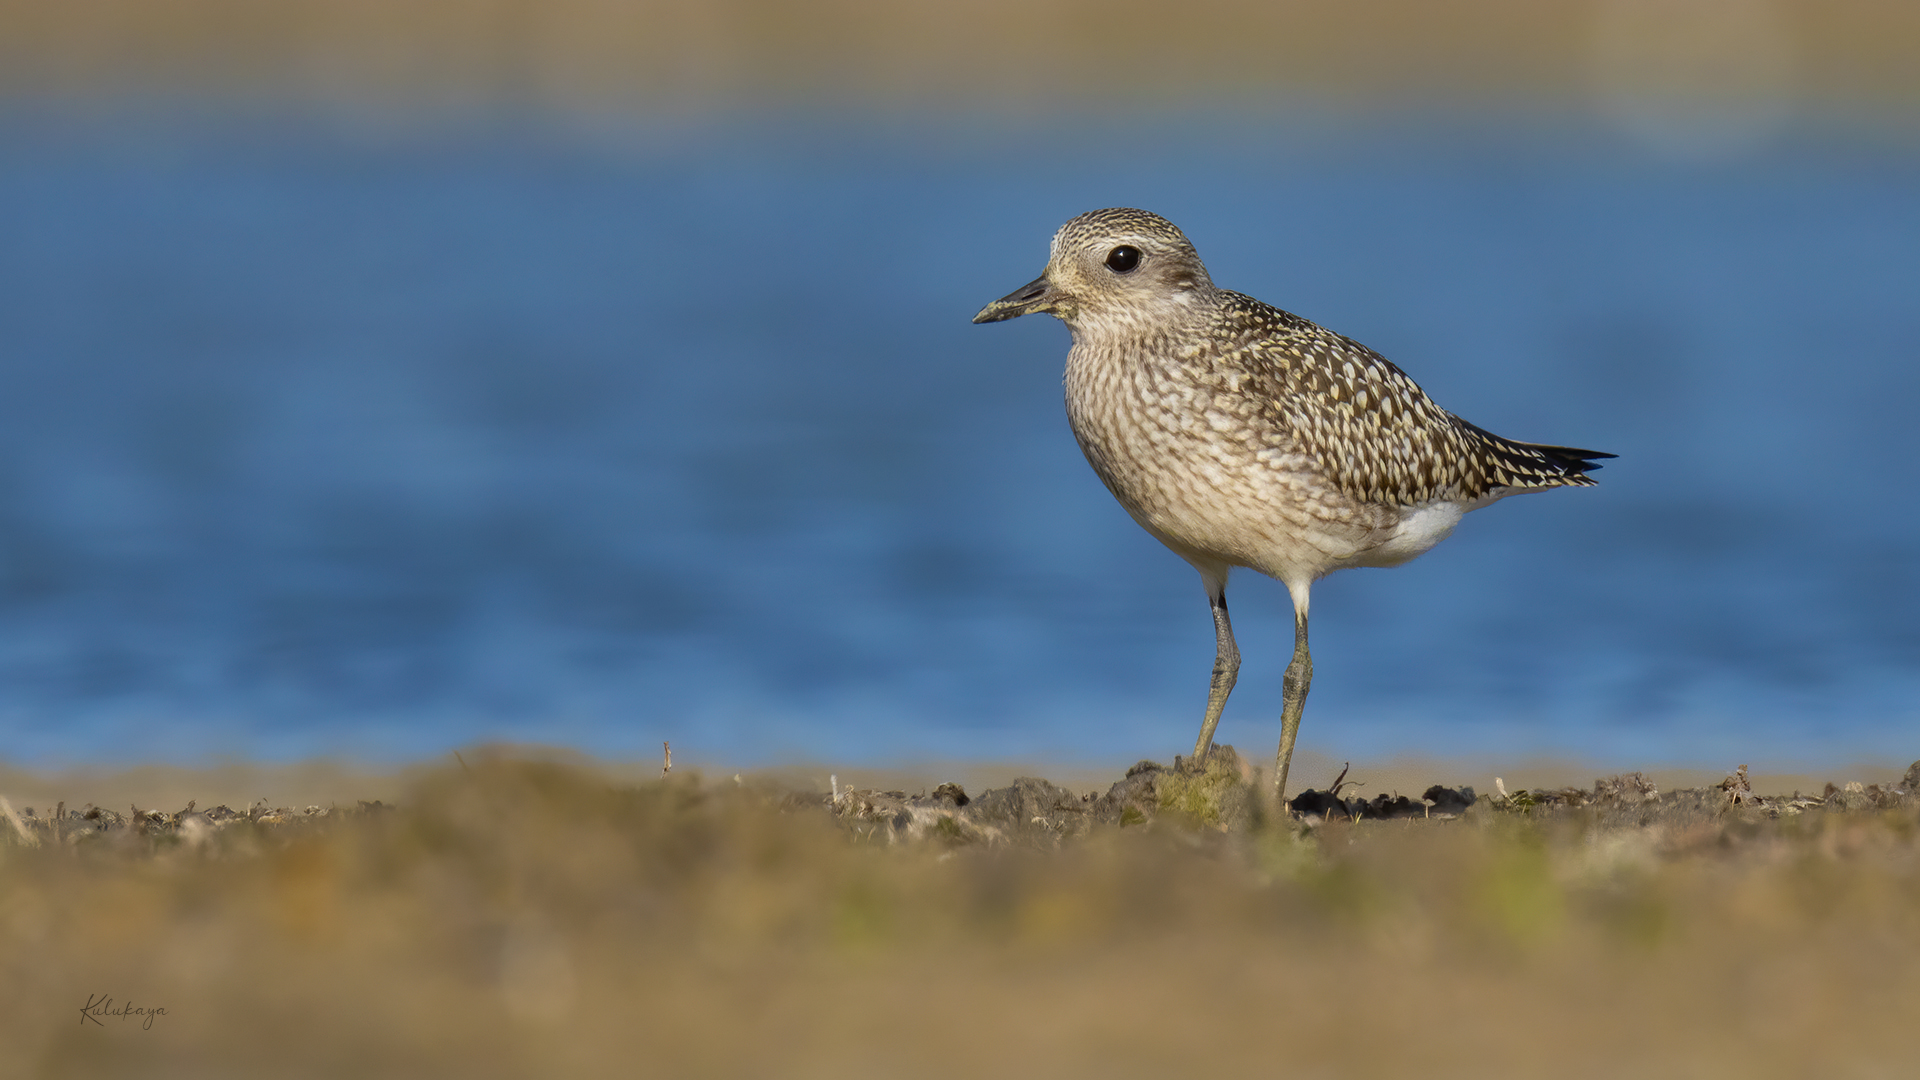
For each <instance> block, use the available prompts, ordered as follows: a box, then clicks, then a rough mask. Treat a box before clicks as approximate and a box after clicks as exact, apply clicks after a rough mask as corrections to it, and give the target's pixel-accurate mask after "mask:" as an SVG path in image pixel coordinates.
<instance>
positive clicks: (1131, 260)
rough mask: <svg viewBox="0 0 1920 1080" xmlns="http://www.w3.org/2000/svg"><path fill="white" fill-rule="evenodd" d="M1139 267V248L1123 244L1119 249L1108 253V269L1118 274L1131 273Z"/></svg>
mask: <svg viewBox="0 0 1920 1080" xmlns="http://www.w3.org/2000/svg"><path fill="white" fill-rule="evenodd" d="M1139 265H1140V249H1139V248H1137V247H1131V246H1128V245H1126V244H1121V245H1120V246H1119V247H1117V248H1114V249H1113V250H1112V251H1109V252H1107V269H1109V270H1111V271H1113V272H1114V273H1116V274H1125V273H1130V272H1132V270H1133V268H1134V267H1136V266H1139Z"/></svg>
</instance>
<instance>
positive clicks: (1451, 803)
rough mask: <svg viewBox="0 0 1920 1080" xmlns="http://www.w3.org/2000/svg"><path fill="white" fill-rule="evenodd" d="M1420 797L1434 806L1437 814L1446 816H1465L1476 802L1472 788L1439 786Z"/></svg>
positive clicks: (1436, 785)
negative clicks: (1468, 808)
mask: <svg viewBox="0 0 1920 1080" xmlns="http://www.w3.org/2000/svg"><path fill="white" fill-rule="evenodd" d="M1420 797H1421V798H1422V799H1425V800H1426V801H1428V802H1430V803H1432V804H1433V812H1434V813H1435V814H1446V815H1456V814H1464V813H1466V810H1467V807H1469V806H1472V805H1473V801H1474V794H1473V789H1472V788H1470V787H1463V788H1458V789H1455V788H1450V787H1441V786H1440V785H1439V784H1435V785H1433V786H1432V787H1430V788H1428V789H1427V790H1426V791H1425V792H1424V793H1422V794H1421V796H1420Z"/></svg>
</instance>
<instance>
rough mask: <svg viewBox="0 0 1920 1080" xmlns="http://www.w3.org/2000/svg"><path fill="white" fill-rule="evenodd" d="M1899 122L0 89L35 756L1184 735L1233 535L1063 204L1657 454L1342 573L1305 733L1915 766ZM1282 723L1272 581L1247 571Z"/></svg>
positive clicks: (1913, 556) (856, 756)
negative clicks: (192, 98) (748, 115)
mask: <svg viewBox="0 0 1920 1080" xmlns="http://www.w3.org/2000/svg"><path fill="white" fill-rule="evenodd" d="M1916 181H1920V157H1916V156H1915V154H1914V153H1913V152H1912V151H1911V150H1910V149H1902V148H1888V147H1887V146H1884V145H1881V146H1876V145H1874V144H1872V143H1870V142H1867V141H1861V140H1855V141H1845V140H1823V139H1821V138H1817V137H1814V136H1811V135H1802V136H1799V137H1793V138H1788V139H1786V140H1784V141H1781V142H1779V143H1776V144H1774V145H1773V146H1771V147H1770V148H1768V149H1765V150H1762V151H1759V152H1756V153H1752V154H1748V155H1745V156H1742V157H1739V158H1738V159H1736V160H1723V161H1720V162H1718V163H1699V162H1694V163H1686V162H1676V161H1672V160H1666V159H1662V158H1659V157H1657V156H1654V155H1651V154H1650V153H1647V152H1643V151H1638V150H1635V149H1634V148H1633V147H1631V146H1627V145H1625V144H1623V143H1621V142H1620V141H1619V140H1618V139H1616V138H1615V137H1613V136H1610V135H1608V134H1607V133H1606V132H1604V131H1600V130H1597V129H1595V130H1589V129H1587V128H1583V127H1580V126H1579V125H1566V124H1544V123H1543V124H1540V125H1536V126H1532V127H1511V126H1509V127H1506V128H1498V129H1496V128H1491V127H1484V126H1483V127H1474V126H1470V125H1458V124H1447V123H1442V122H1438V121H1436V122H1431V123H1427V122H1419V121H1405V122H1398V123H1388V122H1384V121H1376V122H1374V123H1371V124H1369V125H1360V126H1354V127H1340V126H1336V125H1327V124H1310V123H1305V122H1295V123H1290V122H1288V121H1287V120H1286V119H1285V118H1278V119H1276V118H1273V117H1263V118H1235V119H1232V120H1231V121H1230V122H1229V121H1220V120H1206V121H1201V120H1195V119H1193V118H1181V117H1173V118H1164V119H1162V120H1160V121H1156V122H1154V123H1152V124H1149V125H1147V126H1146V127H1144V128H1142V127H1141V126H1140V125H1139V124H1138V123H1137V122H1135V123H1129V124H1128V125H1126V126H1125V127H1124V128H1121V127H1119V126H1117V125H1115V126H1108V127H1102V126H1101V125H1099V124H1092V125H1087V124H1080V125H1075V126H1072V127H1071V128H1068V127H1065V126H1063V127H1062V128H1060V129H1059V130H1051V129H1046V128H1031V129H1027V130H1025V131H1023V132H1020V133H1016V134H1011V135H1009V134H992V133H989V132H986V131H984V130H983V129H981V128H979V127H969V126H967V125H964V124H959V123H954V124H950V125H947V126H945V127H940V126H935V127H932V128H918V129H915V128H909V127H907V126H904V125H903V126H899V127H893V126H889V125H888V124H886V123H883V122H873V123H867V124H863V125H852V124H836V123H832V122H828V121H824V120H818V119H809V118H804V117H798V118H786V119H784V120H781V121H779V122H774V121H761V122H755V123H747V122H737V123H733V124H730V125H721V126H718V127H710V128H702V129H699V130H687V129H665V128H662V129H657V130H655V129H649V128H647V127H645V126H633V127H626V128H618V129H615V128H604V129H600V130H592V131H588V130H584V129H582V130H575V131H573V132H571V133H562V132H558V131H556V130H553V129H545V128H539V127H535V126H517V125H514V124H511V123H499V124H494V125H491V126H484V127H468V128H458V129H438V130H433V131H388V132H386V133H384V134H381V133H377V132H370V131H364V130H356V129H352V128H347V127H340V126H334V125H329V124H327V123H323V122H319V121H295V120H288V119H281V120H277V121H275V122H272V123H268V122H264V121H259V120H246V119H238V118H232V117H228V118H224V119H222V118H199V119H189V118H177V119H169V120H165V121H156V120H154V119H152V118H147V119H146V120H143V121H140V122H133V121H127V120H113V119H103V118H95V119H92V120H88V121H84V122H73V121H70V120H65V119H63V120H60V121H58V122H55V121H53V120H48V119H44V118H35V117H33V116H26V115H21V116H15V117H14V118H12V119H11V120H8V121H7V122H6V123H5V124H4V125H3V126H0V205H4V206H5V207H6V208H7V209H6V210H5V212H4V217H5V220H6V223H7V224H6V230H5V231H6V234H7V235H6V237H5V240H4V242H3V243H0V328H3V334H4V341H0V350H3V354H0V756H4V757H5V758H7V759H9V760H12V761H15V762H25V763H32V764H43V765H51V764H58V763H66V762H122V761H134V760H154V759H164V760H172V761H181V762H194V761H203V760H209V759H213V758H220V757H231V756H239V757H249V758H261V759H270V760H284V759H290V758H296V757H301V756H307V755H314V754H334V755H347V756H354V757H361V758H369V759H374V760H400V759H407V758H414V757H423V756H428V755H432V754H436V753H439V752H441V751H444V750H445V749H447V748H449V747H455V746H464V745H469V744H471V743H473V742H476V741H480V740H485V739H512V740H521V741H532V742H542V743H558V744H565V745H570V746H574V747H578V748H581V749H584V750H587V751H590V752H593V753H597V754H607V755H616V756H624V755H635V756H645V755H651V754H654V753H657V749H658V746H659V743H660V741H661V740H663V739H671V740H672V741H673V743H674V746H675V750H676V756H677V757H680V758H683V759H692V760H705V761H710V762H717V763H726V764H731V765H747V764H757V763H769V762H776V761H780V760H786V759H791V758H802V757H803V758H809V759H815V760H834V761H846V762H849V763H854V762H859V763H879V762H887V761H897V760H905V759H913V758H926V757H960V758H970V759H1007V758H1013V757H1020V756H1029V757H1031V756H1044V757H1052V758H1055V759H1061V760H1075V761H1121V762H1124V761H1131V760H1133V759H1134V758H1137V757H1140V756H1156V757H1161V758H1165V757H1167V756H1169V755H1170V754H1171V753H1174V752H1177V751H1181V750H1183V749H1184V748H1186V747H1188V746H1190V745H1191V740H1192V737H1193V734H1194V731H1195V729H1196V727H1197V724H1198V719H1199V713H1200V708H1201V705H1202V704H1203V702H1204V700H1205V692H1206V682H1207V671H1208V668H1209V664H1210V662H1211V658H1212V647H1213V643H1212V635H1211V632H1210V623H1209V620H1208V616H1207V610H1206V604H1205V601H1204V598H1203V595H1202V593H1201V590H1200V588H1199V583H1198V579H1197V576H1196V575H1195V574H1194V573H1193V572H1192V571H1191V570H1190V569H1189V568H1188V567H1187V566H1186V565H1185V564H1184V563H1183V562H1181V561H1180V560H1179V559H1178V558H1176V557H1175V556H1173V555H1171V554H1170V553H1168V552H1166V551H1165V550H1164V549H1162V548H1161V547H1160V546H1159V545H1158V544H1157V543H1155V542H1154V541H1153V540H1152V539H1151V538H1150V537H1148V536H1147V535H1146V534H1145V533H1143V532H1141V531H1140V530H1139V529H1138V528H1137V527H1136V526H1134V525H1133V524H1132V522H1131V521H1130V520H1129V519H1128V518H1127V517H1126V516H1125V514H1124V513H1122V512H1121V511H1120V509H1119V508H1118V507H1117V506H1116V505H1115V504H1114V503H1113V502H1112V500H1111V499H1110V497H1109V496H1108V495H1107V493H1106V492H1105V491H1104V489H1102V488H1101V486H1100V484H1099V483H1098V481H1097V480H1096V479H1095V478H1094V476H1093V474H1092V473H1091V471H1090V470H1089V469H1088V468H1087V467H1086V465H1085V463H1084V462H1083V461H1082V460H1081V458H1080V456H1079V453H1078V451H1077V449H1076V448H1075V447H1074V445H1073V441H1072V438H1071V436H1070V435H1069V433H1068V431H1067V428H1066V423H1065V419H1064V417H1063V415H1062V411H1061V405H1060V388H1059V380H1060V370H1061V366H1062V362H1063V359H1064V356H1065V353H1066V348H1067V343H1068V335H1067V332H1066V330H1065V329H1064V328H1063V327H1061V326H1060V325H1059V324H1057V323H1054V322H1053V321H1052V320H1045V319H1037V318H1036V319H1023V320H1020V321H1017V322H1014V323H1011V324H1006V325H998V326H987V327H977V326H972V325H970V324H969V322H968V319H969V318H970V317H971V316H972V314H973V313H974V312H975V311H976V310H977V309H978V308H979V307H980V306H981V305H982V304H984V303H985V302H987V301H989V300H992V299H994V298H996V297H998V296H1000V295H1002V294H1004V293H1006V292H1008V291H1010V290H1012V289H1013V288H1015V287H1017V286H1019V285H1021V284H1023V283H1025V282H1026V281H1028V280H1030V279H1031V278H1032V277H1033V276H1034V275H1035V274H1036V273H1037V272H1038V271H1039V269H1040V268H1041V266H1042V265H1043V263H1044V261H1045V257H1046V250H1047V240H1048V238H1049V236H1050V235H1051V234H1052V232H1053V230H1054V229H1055V228H1057V227H1058V225H1059V224H1060V223H1061V222H1062V221H1064V220H1066V219H1067V218H1069V217H1071V216H1073V215H1074V214H1077V213H1079V212H1081V211H1083V210H1087V209H1091V208H1094V207H1098V206H1107V205H1135V206H1142V207H1146V208H1148V209H1152V210H1155V211H1157V212H1159V213H1161V214H1164V215H1166V216H1167V217H1169V218H1171V219H1172V220H1173V221H1175V222H1176V223H1177V224H1179V225H1180V226H1181V227H1182V228H1183V229H1185V230H1186V232H1187V233H1188V235H1189V236H1190V237H1191V238H1192V239H1193V241H1194V242H1195V244H1196V245H1197V247H1198V248H1199V251H1200V253H1201V255H1202V257H1203V258H1204V259H1205V260H1206V261H1207V264H1208V267H1209V268H1210V270H1211V271H1212V274H1213V277H1214V279H1215V280H1216V282H1218V283H1220V284H1221V285H1223V286H1225V287H1228V288H1233V289H1237V290H1240V291H1243V292H1247V293H1250V294H1252V295H1255V296H1258V297H1260V298H1262V299H1264V300H1267V301H1269V302H1271V303H1274V304H1276V305H1278V306H1281V307H1284V308H1287V309H1288V310H1291V311H1295V312H1298V313H1300V314H1302V315H1305V316H1306V317H1308V318H1311V319H1314V320H1315V321H1318V322H1320V323H1322V324H1324V325H1327V326H1329V327H1331V328H1333V329H1335V330H1337V331H1339V332H1342V333H1345V334H1347V335H1349V336H1352V337H1355V338H1357V339H1359V340H1361V341H1363V342H1365V343H1367V344H1369V345H1371V346H1373V347H1374V348H1375V349H1377V350H1379V351H1380V352H1382V353H1384V354H1385V355H1386V356H1388V357H1389V358H1390V359H1392V360H1394V361H1395V362H1396V363H1398V364H1399V365H1400V366H1401V367H1403V368H1404V369H1406V370H1407V371H1408V372H1409V373H1410V374H1411V375H1412V376H1413V377H1414V378H1415V379H1416V380H1418V381H1419V382H1420V383H1421V384H1422V385H1423V386H1424V387H1425V388H1426V390H1427V391H1428V392H1429V393H1430V394H1431V395H1432V396H1433V397H1435V398H1436V399H1437V400H1438V401H1439V402H1440V403H1441V404H1442V405H1443V406H1445V407H1447V408H1449V409H1451V410H1453V411H1455V412H1457V413H1460V414H1461V415H1463V416H1465V417H1466V418H1468V419H1470V420H1472V421H1473V422H1475V423H1477V424H1479V425H1481V426H1483V427H1487V428H1489V429H1491V430H1494V431H1497V432H1499V433H1501V434H1503V435H1507V436H1510V437H1513V438H1518V439H1523V440H1530V441H1543V442H1556V443H1564V444H1570V445H1575V446H1584V447H1592V448H1595V449H1601V450H1608V451H1612V452H1615V453H1618V454H1619V455H1620V459H1619V460H1618V461H1617V462H1609V463H1607V467H1606V468H1605V470H1604V471H1602V472H1601V473H1599V474H1598V478H1599V479H1600V481H1601V486H1600V487H1598V488H1596V489H1592V490H1581V491H1561V492H1552V493H1548V494H1544V495H1538V496H1528V497H1524V498H1518V499H1512V500H1508V501H1506V502H1503V503H1501V504H1499V505H1497V506H1495V507H1493V508H1491V509H1488V510H1486V511H1484V512H1481V513H1476V514H1474V515H1472V516H1470V517H1469V518H1468V519H1467V520H1466V521H1465V522H1464V523H1463V524H1462V526H1461V528H1460V530H1459V531H1458V533H1456V535H1455V536H1454V538H1453V539H1451V540H1449V541H1448V542H1447V543H1446V544H1444V545H1442V546H1441V547H1440V548H1438V549H1436V550H1435V551H1434V552H1433V553H1431V554H1429V555H1428V556H1426V557H1424V558H1422V559H1420V560H1418V561H1417V562H1415V563H1412V564H1410V565H1408V566H1406V567H1402V568H1399V569H1395V570H1391V571H1382V570H1365V571H1357V572H1351V573H1344V574H1339V575H1335V576H1334V577H1332V578H1330V579H1328V580H1327V581H1325V582H1323V583H1322V584H1321V585H1320V586H1318V587H1317V588H1316V590H1315V594H1314V660H1315V669H1316V673H1315V682H1314V687H1313V696H1312V699H1311V701H1310V702H1309V704H1308V708H1307V715H1306V723H1305V725H1304V727H1303V731H1302V741H1303V745H1305V746H1308V747H1313V748H1318V749H1322V750H1325V751H1326V752H1329V753H1331V754H1334V755H1335V756H1336V757H1358V756H1363V755H1378V754H1385V753H1394V752H1433V753H1484V752H1488V751H1493V750H1498V751H1501V752H1505V753H1516V752H1546V753H1569V754H1579V755H1597V756H1602V757H1608V758H1616V759H1624V760H1627V761H1630V762H1631V761H1644V763H1647V764H1652V763H1657V762H1695V761H1708V762H1712V763H1715V764H1720V763H1723V762H1725V761H1731V760H1733V759H1734V758H1735V757H1736V756H1738V757H1739V760H1749V759H1753V760H1772V761H1789V760H1791V761H1800V762H1808V763H1811V762H1815V761H1836V760H1842V759H1850V758H1853V757H1856V756H1860V755H1878V754H1886V755H1891V756H1895V757H1899V756H1901V755H1905V756H1907V757H1911V756H1913V755H1914V754H1915V752H1916V750H1920V747H1916V746H1915V742H1914V738H1913V733H1914V731H1915V728H1916V721H1917V720H1920V706H1917V705H1916V702H1917V701H1920V693H1917V692H1920V626H1917V625H1916V618H1915V615H1916V610H1917V609H1920V511H1916V508H1915V502H1914V497H1913V496H1914V491H1915V483H1914V480H1913V477H1912V465H1911V461H1912V459H1913V456H1914V454H1913V450H1912V442H1913V435H1912V432H1913V430H1914V426H1913V422H1912V416H1911V414H1912V412H1913V410H1914V408H1915V403H1916V401H1920V364H1916V358H1920V309H1917V308H1916V302H1915V287H1914V286H1915V275H1914V272H1913V271H1914V254H1913V253H1914V238H1915V237H1916V236H1920V200H1917V199H1916V197H1915V194H1914V193H1915V191H1916V190H1920V186H1917V185H1916ZM1230 596H1231V597H1232V600H1233V605H1234V614H1235V622H1236V626H1237V628H1238V629H1239V634H1240V643H1241V648H1242V650H1243V653H1244V654H1245V655H1246V658H1247V662H1246V666H1245V668H1244V669H1243V671H1242V675H1241V680H1240V687H1239V689H1238V691H1237V693H1236V695H1235V697H1234V699H1233V702H1232V704H1231V705H1230V706H1229V708H1228V712H1227V717H1226V720H1225V723H1224V724H1223V726H1222V729H1221V733H1220V738H1221V739H1222V740H1223V741H1229V742H1234V743H1237V744H1239V745H1241V746H1243V747H1248V746H1252V747H1261V748H1265V747H1270V746H1271V743H1272V741H1273V739H1274V737H1275V736H1276V735H1277V726H1278V725H1277V716H1278V712H1279V690H1280V675H1281V670H1282V668H1283V667H1284V664H1285V658H1286V654H1287V651H1288V650H1289V649H1290V647H1291V625H1290V618H1289V609H1288V606H1287V602H1286V598H1285V592H1284V590H1283V589H1282V588H1280V586H1278V585H1277V584H1275V583H1273V582H1270V581H1267V580H1265V579H1261V578H1258V577H1257V576H1254V575H1252V574H1250V573H1248V572H1244V571H1243V572H1241V575H1240V576H1237V577H1236V578H1235V583H1234V585H1233V586H1232V588H1231V589H1230Z"/></svg>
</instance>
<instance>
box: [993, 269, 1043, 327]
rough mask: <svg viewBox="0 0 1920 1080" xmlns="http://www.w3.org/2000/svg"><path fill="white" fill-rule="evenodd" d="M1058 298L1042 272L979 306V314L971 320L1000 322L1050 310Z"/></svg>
mask: <svg viewBox="0 0 1920 1080" xmlns="http://www.w3.org/2000/svg"><path fill="white" fill-rule="evenodd" d="M1058 298H1059V294H1058V293H1056V292H1054V291H1053V286H1052V285H1051V284H1049V283H1048V282H1047V277H1046V275H1045V274H1042V275H1040V276H1039V277H1037V278H1034V279H1033V280H1032V281H1030V282H1028V283H1026V284H1025V285H1022V286H1020V287H1019V288H1018V289H1015V290H1014V291H1013V292H1010V293H1008V294H1007V295H1005V296H1003V297H1001V298H1000V299H998V300H995V301H994V302H993V303H991V304H988V305H987V306H986V307H983V308H981V309H980V314H978V315H975V316H974V317H973V321H974V322H977V323H989V322H1000V321H1001V320H1003V319H1016V318H1019V317H1020V316H1022V315H1027V314H1031V313H1033V312H1036V311H1052V310H1053V303H1054V301H1055V300H1056V299H1058Z"/></svg>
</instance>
